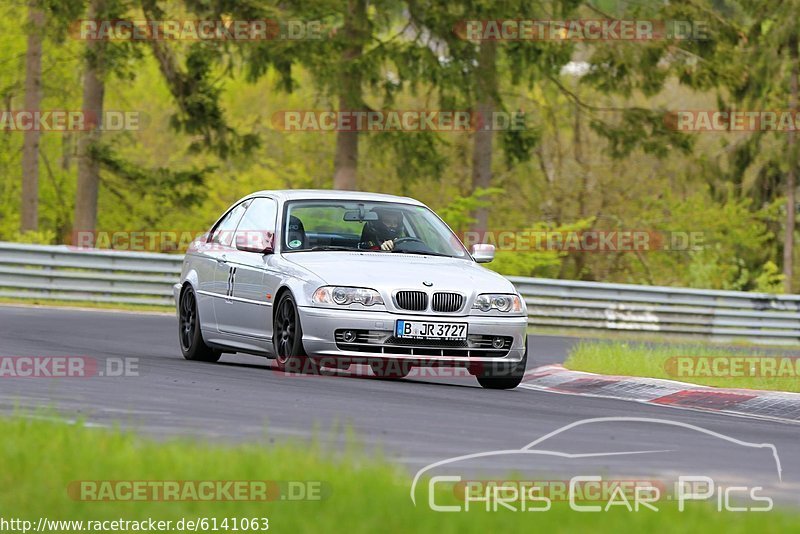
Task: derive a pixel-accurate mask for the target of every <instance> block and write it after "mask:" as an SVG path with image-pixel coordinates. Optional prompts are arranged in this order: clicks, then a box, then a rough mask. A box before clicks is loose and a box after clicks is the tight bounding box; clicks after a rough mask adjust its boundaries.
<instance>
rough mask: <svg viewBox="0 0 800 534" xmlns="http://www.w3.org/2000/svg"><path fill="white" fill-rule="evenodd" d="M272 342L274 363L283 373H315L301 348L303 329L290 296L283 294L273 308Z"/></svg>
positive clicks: (312, 363)
mask: <svg viewBox="0 0 800 534" xmlns="http://www.w3.org/2000/svg"><path fill="white" fill-rule="evenodd" d="M272 342H273V345H274V347H275V363H276V365H277V367H278V370H279V371H281V372H284V373H304V372H311V373H315V372H317V370H318V368H317V366H316V365H315V364H314V362H313V361H312V360H311V359H310V358H309V357H308V355H307V354H306V351H305V349H304V348H303V327H302V326H301V325H300V314H299V313H298V311H297V305H296V304H295V302H294V298H293V297H292V294H291V293H289V292H286V293H284V294H283V295H282V296H281V298H280V300H278V305H277V306H276V307H275V316H274V318H273V335H272Z"/></svg>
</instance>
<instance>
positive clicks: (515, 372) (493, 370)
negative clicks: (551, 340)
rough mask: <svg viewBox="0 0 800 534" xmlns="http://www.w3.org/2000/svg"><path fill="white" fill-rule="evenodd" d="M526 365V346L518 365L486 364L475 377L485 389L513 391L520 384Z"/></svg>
mask: <svg viewBox="0 0 800 534" xmlns="http://www.w3.org/2000/svg"><path fill="white" fill-rule="evenodd" d="M527 365H528V348H527V346H526V347H525V354H524V355H523V356H522V360H521V361H520V362H519V363H516V364H509V363H505V364H504V363H500V364H488V365H487V366H486V367H485V368H484V369H482V370H481V372H479V373H478V374H477V375H476V378H477V379H478V383H479V384H480V385H481V386H482V387H483V388H485V389H514V388H515V387H517V386H518V385H519V384H520V382H522V378H523V377H524V376H525V368H526V367H527Z"/></svg>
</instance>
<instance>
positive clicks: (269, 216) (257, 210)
mask: <svg viewBox="0 0 800 534" xmlns="http://www.w3.org/2000/svg"><path fill="white" fill-rule="evenodd" d="M277 216H278V204H277V203H276V202H275V201H274V200H272V199H271V198H255V199H253V200H252V201H251V203H250V207H249V208H247V211H246V212H245V214H244V217H242V222H240V223H239V228H237V229H236V235H237V236H238V235H239V234H245V235H248V234H256V233H258V234H261V235H264V234H266V233H267V232H273V233H274V232H275V219H276V218H277ZM235 242H236V241H234V243H235Z"/></svg>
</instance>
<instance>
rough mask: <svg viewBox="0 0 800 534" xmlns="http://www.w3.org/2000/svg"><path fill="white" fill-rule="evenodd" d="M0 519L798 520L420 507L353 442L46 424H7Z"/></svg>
mask: <svg viewBox="0 0 800 534" xmlns="http://www.w3.org/2000/svg"><path fill="white" fill-rule="evenodd" d="M0 436H2V438H0V460H1V461H2V464H1V465H2V467H0V517H1V518H5V519H10V518H21V519H27V520H31V521H34V524H35V523H36V521H38V518H39V517H40V516H44V517H47V518H48V519H63V520H113V519H120V518H121V519H126V520H142V519H147V518H153V519H156V520H172V521H178V520H180V519H181V518H188V519H192V518H198V517H206V518H214V517H216V518H218V519H219V520H221V519H222V518H259V517H265V516H266V517H268V518H269V524H270V529H269V530H270V531H271V532H272V531H274V532H377V531H380V532H409V531H422V532H437V533H445V532H459V533H461V532H488V531H498V532H504V531H512V530H513V531H531V532H533V531H537V532H551V531H552V532H567V531H570V532H571V531H592V532H612V531H613V532H620V531H623V530H625V531H632V532H637V531H645V532H676V533H677V532H695V531H701V530H702V531H711V532H714V531H716V532H725V533H736V532H753V531H758V532H788V531H790V530H791V529H792V528H796V526H797V524H798V520H799V519H800V517H798V516H797V515H795V514H793V513H787V512H785V511H783V512H775V511H773V512H769V513H758V514H756V513H751V514H741V513H740V514H726V513H719V512H717V511H716V510H715V509H711V508H709V507H708V506H706V505H705V504H704V503H692V504H694V506H691V507H690V508H689V509H688V510H687V511H686V512H683V513H679V512H678V511H677V510H676V509H675V508H674V506H673V507H672V508H670V504H672V505H674V503H665V504H664V506H663V507H662V509H661V511H660V512H653V511H640V512H638V513H633V512H628V511H625V510H614V511H612V512H608V513H601V514H587V513H576V512H573V511H571V510H569V509H567V508H565V507H564V506H562V505H557V506H554V508H553V509H552V510H550V511H547V512H541V513H529V512H528V513H520V512H510V511H508V512H485V511H470V512H466V513H436V512H433V511H431V510H429V509H428V507H427V505H426V501H425V499H424V498H423V499H421V502H419V501H420V499H418V502H419V505H418V506H417V507H414V506H413V505H412V503H411V500H410V498H409V489H410V476H409V474H408V473H406V472H404V471H401V470H400V469H399V468H397V467H393V466H390V465H387V464H386V463H384V462H382V461H381V460H379V459H374V458H373V459H367V457H366V456H365V455H363V454H359V452H358V450H357V448H356V447H354V446H352V445H351V446H349V447H346V450H345V451H338V452H339V454H337V455H335V456H334V455H331V454H330V453H329V452H325V451H323V450H321V447H320V446H318V445H311V446H309V445H305V446H302V445H299V444H295V445H277V446H276V445H269V444H268V442H267V440H266V439H265V440H264V442H263V443H251V444H243V445H238V446H232V445H227V446H226V445H219V444H208V443H203V442H197V441H192V440H189V439H184V440H180V441H169V442H155V441H150V440H147V439H143V438H139V437H136V436H134V435H132V434H128V433H121V432H117V431H109V430H105V429H95V428H85V427H83V426H80V425H68V424H63V423H58V422H50V421H44V420H40V419H39V420H31V419H24V418H14V419H0ZM84 480H117V481H119V480H140V481H141V480H145V481H150V480H278V481H288V480H305V481H321V482H322V483H323V484H324V487H325V488H326V490H325V491H324V492H323V494H326V493H327V496H326V497H325V498H323V499H322V500H318V501H300V502H289V501H274V502H267V503H263V502H242V501H236V502H196V501H180V502H142V501H136V502H119V501H115V502H87V501H82V500H75V499H73V498H71V497H70V495H69V494H68V492H67V488H68V486H69V484H70V482H73V481H84Z"/></svg>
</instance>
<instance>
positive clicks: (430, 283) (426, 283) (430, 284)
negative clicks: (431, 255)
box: [422, 281, 433, 287]
mask: <svg viewBox="0 0 800 534" xmlns="http://www.w3.org/2000/svg"><path fill="white" fill-rule="evenodd" d="M422 285H423V286H425V287H431V286H432V285H433V282H428V281H425V282H422Z"/></svg>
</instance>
